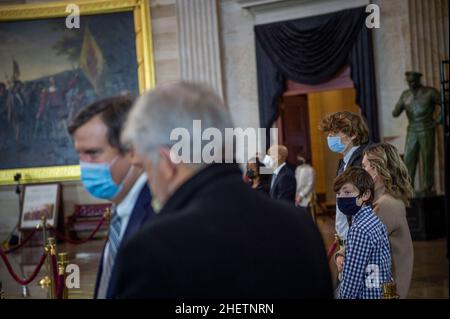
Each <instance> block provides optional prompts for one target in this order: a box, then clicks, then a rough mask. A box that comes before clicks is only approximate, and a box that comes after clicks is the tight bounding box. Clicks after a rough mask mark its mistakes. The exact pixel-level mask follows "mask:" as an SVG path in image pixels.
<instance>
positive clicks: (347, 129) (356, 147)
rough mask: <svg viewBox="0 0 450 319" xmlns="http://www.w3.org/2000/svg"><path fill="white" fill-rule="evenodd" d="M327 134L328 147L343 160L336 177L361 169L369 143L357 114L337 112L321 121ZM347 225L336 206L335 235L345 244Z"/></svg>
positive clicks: (366, 131) (366, 132)
mask: <svg viewBox="0 0 450 319" xmlns="http://www.w3.org/2000/svg"><path fill="white" fill-rule="evenodd" d="M319 128H320V129H321V130H322V131H324V132H325V133H327V142H328V147H329V149H330V150H331V151H332V152H335V153H339V154H341V155H342V156H343V158H342V159H341V160H340V161H339V163H338V168H337V171H336V176H339V175H340V174H342V173H343V172H344V171H345V170H346V169H348V168H350V167H361V163H362V159H363V152H364V150H365V149H366V147H367V146H368V145H369V144H370V143H369V131H368V128H367V124H366V123H365V121H364V120H363V119H362V118H361V116H359V115H358V114H355V113H351V112H337V113H333V114H330V115H328V116H326V117H325V118H324V119H322V121H321V123H320V127H319ZM348 228H349V223H348V219H347V217H346V216H345V215H344V214H343V213H342V212H341V211H340V210H339V207H338V206H336V233H337V235H338V236H339V238H340V239H341V240H342V243H341V245H343V244H344V243H345V240H346V238H347V232H348Z"/></svg>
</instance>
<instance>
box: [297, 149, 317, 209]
mask: <svg viewBox="0 0 450 319" xmlns="http://www.w3.org/2000/svg"><path fill="white" fill-rule="evenodd" d="M297 163H298V166H297V168H296V169H295V179H296V181H297V191H296V193H295V205H296V206H300V207H304V208H306V209H308V207H309V205H310V203H311V200H312V198H313V193H314V187H315V181H316V173H315V171H314V168H312V166H311V165H309V164H308V163H307V162H306V159H305V158H304V157H303V156H301V155H298V156H297Z"/></svg>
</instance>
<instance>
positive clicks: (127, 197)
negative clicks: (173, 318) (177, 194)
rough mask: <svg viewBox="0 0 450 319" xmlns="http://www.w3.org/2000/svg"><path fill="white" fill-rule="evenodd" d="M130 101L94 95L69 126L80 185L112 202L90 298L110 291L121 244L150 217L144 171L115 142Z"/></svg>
mask: <svg viewBox="0 0 450 319" xmlns="http://www.w3.org/2000/svg"><path fill="white" fill-rule="evenodd" d="M132 103H133V99H131V98H130V97H112V98H107V99H103V100H100V101H97V102H95V103H93V104H91V105H89V106H88V107H86V108H85V109H83V110H82V111H81V112H80V113H78V114H77V116H76V117H75V118H74V119H73V121H72V123H71V125H70V126H69V133H70V134H71V135H72V136H73V138H74V142H75V150H76V151H77V153H78V154H79V156H80V168H81V181H82V183H83V186H84V187H85V188H86V190H87V191H88V192H89V193H90V194H91V195H92V196H94V197H96V198H100V199H105V200H109V201H111V202H112V203H113V209H112V216H111V223H110V230H109V234H108V241H107V242H106V245H105V247H104V249H103V253H102V257H101V260H100V266H99V271H98V275H97V281H96V285H95V292H94V298H98V299H104V298H109V297H110V296H111V295H112V294H114V291H113V287H110V285H109V282H110V277H111V273H112V269H113V267H114V262H115V256H116V253H117V250H118V248H119V247H120V245H121V244H122V243H123V242H125V241H126V240H128V239H129V238H130V237H132V235H134V233H136V232H137V231H138V230H139V229H140V228H141V226H143V225H144V223H147V222H149V221H151V220H153V217H154V213H153V210H152V208H151V194H150V190H149V188H148V186H147V176H146V174H145V173H144V171H143V168H142V167H141V165H140V163H139V159H138V158H137V157H136V156H134V155H133V154H134V153H133V152H132V150H130V149H127V148H126V147H125V146H124V145H123V144H122V143H121V142H120V132H121V129H122V126H123V124H124V122H125V120H126V117H127V115H128V112H129V111H130V109H131V107H132Z"/></svg>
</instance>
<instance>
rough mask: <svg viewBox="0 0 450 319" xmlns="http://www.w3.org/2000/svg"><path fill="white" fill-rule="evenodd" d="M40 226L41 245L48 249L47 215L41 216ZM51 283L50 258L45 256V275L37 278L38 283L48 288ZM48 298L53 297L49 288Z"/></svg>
mask: <svg viewBox="0 0 450 319" xmlns="http://www.w3.org/2000/svg"><path fill="white" fill-rule="evenodd" d="M40 227H41V228H42V246H43V247H44V249H45V251H48V247H47V217H46V216H42V217H41V224H40ZM51 284H52V279H51V276H50V260H49V258H47V260H46V261H45V276H44V278H42V279H41V280H39V285H40V286H41V287H42V288H48V287H50V285H51ZM50 298H53V296H52V295H51V290H50Z"/></svg>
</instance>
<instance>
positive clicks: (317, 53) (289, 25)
mask: <svg viewBox="0 0 450 319" xmlns="http://www.w3.org/2000/svg"><path fill="white" fill-rule="evenodd" d="M366 15H367V13H366V12H365V7H361V8H356V9H349V10H344V11H340V12H335V13H331V14H326V15H322V16H316V17H310V18H304V19H297V20H291V21H283V22H276V23H270V24H265V25H259V26H255V39H256V40H255V47H256V63H257V71H258V98H259V112H260V122H261V125H262V127H265V128H270V127H271V126H272V124H273V122H274V121H275V120H276V118H277V116H278V104H279V101H280V97H281V95H282V93H283V92H284V90H285V83H286V79H290V80H293V81H295V82H298V83H302V84H308V85H316V84H320V83H323V82H326V81H328V80H330V79H331V78H332V77H333V76H334V75H335V74H336V73H337V72H338V71H339V70H340V69H341V68H342V67H343V66H344V65H346V64H349V65H350V67H351V78H352V80H353V83H354V86H355V90H356V103H357V104H358V105H359V106H360V108H361V113H362V115H363V116H364V117H365V118H366V119H367V122H368V125H369V129H370V138H371V139H372V140H373V141H379V129H378V111H377V98H376V90H375V89H376V85H375V73H374V72H375V71H374V59H373V47H372V38H371V30H370V29H368V28H367V27H366V26H365V20H366ZM267 142H269V140H268V139H267Z"/></svg>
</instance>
